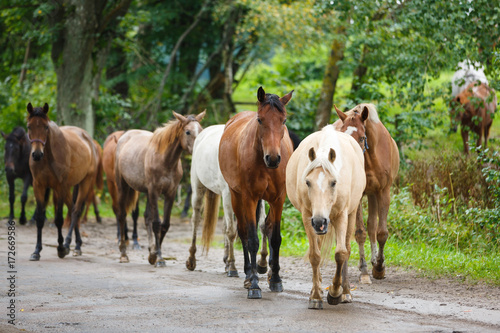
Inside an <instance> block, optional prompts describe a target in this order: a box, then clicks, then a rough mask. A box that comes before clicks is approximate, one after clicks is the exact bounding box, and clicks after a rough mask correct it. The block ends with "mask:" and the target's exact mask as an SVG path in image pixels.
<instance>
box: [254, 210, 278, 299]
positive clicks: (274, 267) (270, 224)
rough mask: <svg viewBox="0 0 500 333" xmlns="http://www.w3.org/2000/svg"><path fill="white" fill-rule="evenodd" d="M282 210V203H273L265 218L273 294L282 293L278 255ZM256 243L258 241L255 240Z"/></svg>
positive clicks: (270, 287)
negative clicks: (268, 240) (268, 232)
mask: <svg viewBox="0 0 500 333" xmlns="http://www.w3.org/2000/svg"><path fill="white" fill-rule="evenodd" d="M282 210H283V202H275V203H273V204H272V205H271V208H270V210H269V215H268V217H267V218H266V229H267V230H270V231H271V233H270V234H268V237H269V239H270V240H271V242H270V244H271V246H270V249H271V251H270V256H269V257H270V258H269V259H270V260H269V268H270V271H269V273H268V274H269V277H268V279H269V289H271V291H274V292H282V291H283V283H282V282H281V277H280V275H279V272H280V263H279V254H280V247H281V231H280V225H281V212H282ZM257 241H258V240H257Z"/></svg>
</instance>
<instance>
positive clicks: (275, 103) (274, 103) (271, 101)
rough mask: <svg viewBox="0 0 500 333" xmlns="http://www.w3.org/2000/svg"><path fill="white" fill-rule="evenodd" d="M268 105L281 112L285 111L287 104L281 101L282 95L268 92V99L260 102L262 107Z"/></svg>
mask: <svg viewBox="0 0 500 333" xmlns="http://www.w3.org/2000/svg"><path fill="white" fill-rule="evenodd" d="M266 105H270V106H271V107H272V108H274V109H276V110H278V111H279V112H281V113H284V112H285V106H284V105H283V103H281V101H280V97H279V96H278V95H274V94H266V101H265V102H264V103H260V106H261V107H264V106H266Z"/></svg>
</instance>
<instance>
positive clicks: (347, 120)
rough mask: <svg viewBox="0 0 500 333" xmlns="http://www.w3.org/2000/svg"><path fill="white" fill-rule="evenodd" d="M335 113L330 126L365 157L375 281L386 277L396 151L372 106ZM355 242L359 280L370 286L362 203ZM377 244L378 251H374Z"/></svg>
mask: <svg viewBox="0 0 500 333" xmlns="http://www.w3.org/2000/svg"><path fill="white" fill-rule="evenodd" d="M335 110H336V111H337V114H338V116H339V118H340V120H337V121H336V122H335V123H334V124H333V126H334V127H335V129H337V130H339V131H341V132H345V133H347V134H350V135H351V136H352V137H353V138H354V139H355V140H356V141H357V142H358V143H359V145H360V146H361V148H362V149H363V152H364V157H365V173H366V189H365V193H364V194H365V195H366V196H367V197H368V223H367V224H368V235H369V237H370V244H371V263H372V265H373V269H372V274H373V277H374V278H375V279H383V278H384V277H385V264H384V246H385V242H386V241H387V238H388V236H389V232H388V230H387V215H388V212H389V205H390V202H391V185H392V183H393V182H394V180H395V179H396V176H397V174H398V170H399V150H398V146H397V145H396V142H395V141H394V139H393V138H392V137H391V135H390V134H389V131H388V130H387V128H385V126H384V124H382V122H381V121H380V119H379V117H378V113H377V109H376V108H375V106H374V105H373V104H360V105H357V106H356V107H354V108H353V109H352V110H349V111H347V112H345V113H344V112H342V111H340V110H339V109H338V108H337V106H335ZM355 235H356V242H357V243H358V246H359V257H360V258H359V269H360V271H361V276H360V281H361V282H362V283H367V284H369V283H371V280H370V276H369V275H368V271H367V264H366V260H365V251H364V244H365V241H366V229H365V226H364V222H363V212H362V206H361V203H360V205H359V209H358V214H357V218H356V234H355ZM377 242H378V249H377Z"/></svg>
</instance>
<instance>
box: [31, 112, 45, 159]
mask: <svg viewBox="0 0 500 333" xmlns="http://www.w3.org/2000/svg"><path fill="white" fill-rule="evenodd" d="M48 112H49V105H48V104H47V103H45V105H44V106H43V108H41V107H35V108H34V107H33V106H32V105H31V103H28V113H29V115H28V139H29V140H30V142H31V156H32V157H33V160H35V161H40V160H41V159H42V158H43V151H44V149H45V144H46V143H47V140H48V138H49V117H48V116H47V113H48Z"/></svg>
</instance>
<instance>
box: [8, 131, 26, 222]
mask: <svg viewBox="0 0 500 333" xmlns="http://www.w3.org/2000/svg"><path fill="white" fill-rule="evenodd" d="M2 136H3V137H4V139H5V156H4V160H5V175H6V176H7V183H8V184H9V204H10V213H9V220H13V219H14V201H15V200H16V195H15V184H14V183H15V180H16V179H17V178H21V179H22V180H23V193H22V194H21V216H20V217H19V223H21V224H26V213H25V210H24V208H25V205H26V201H27V200H28V188H29V187H30V186H31V184H32V182H33V178H32V177H31V171H30V165H29V159H30V153H31V143H30V141H29V140H28V137H27V136H26V132H25V131H24V129H23V128H22V127H16V128H14V130H13V131H12V132H11V133H10V134H9V135H7V134H5V133H4V132H2Z"/></svg>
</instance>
